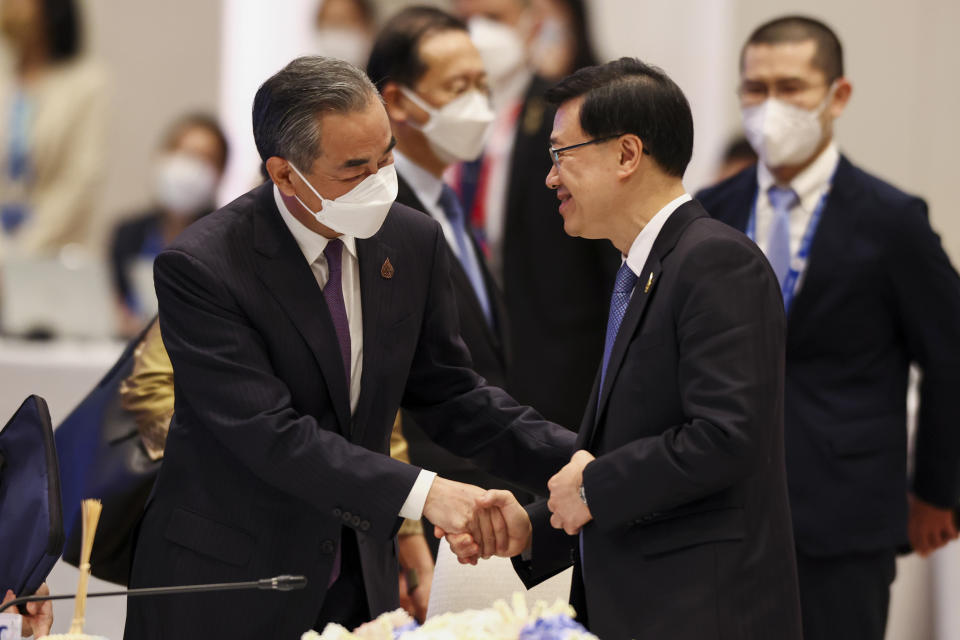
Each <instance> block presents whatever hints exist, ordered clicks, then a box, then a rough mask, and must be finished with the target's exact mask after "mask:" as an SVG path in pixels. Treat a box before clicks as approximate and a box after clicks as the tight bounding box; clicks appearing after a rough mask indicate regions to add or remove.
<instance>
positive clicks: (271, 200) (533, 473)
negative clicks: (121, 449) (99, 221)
mask: <svg viewBox="0 0 960 640" xmlns="http://www.w3.org/2000/svg"><path fill="white" fill-rule="evenodd" d="M253 131H254V139H255V140H256V144H257V149H258V150H259V151H260V155H261V157H262V159H263V160H264V162H265V164H266V169H267V171H268V173H269V175H270V181H268V182H266V183H265V184H263V185H261V186H260V187H257V188H255V189H254V190H252V191H250V192H249V193H247V194H245V195H243V196H241V197H240V198H238V199H237V200H235V201H234V202H232V203H230V204H228V205H226V206H225V207H223V208H222V209H220V210H219V211H216V212H214V213H212V214H210V215H209V216H206V217H205V218H203V219H202V220H200V221H198V222H197V223H195V224H194V225H192V226H191V227H190V228H189V229H187V230H186V231H185V232H184V233H183V234H181V235H180V236H179V237H178V238H177V240H176V241H175V242H174V243H173V244H172V245H171V247H170V248H169V249H167V250H165V251H164V252H162V253H161V254H160V256H159V257H158V258H157V261H156V266H155V280H156V288H157V297H158V300H159V304H160V326H161V330H162V334H163V340H164V344H165V346H166V347H167V350H168V352H169V355H170V360H171V362H172V363H173V368H174V387H175V397H176V400H175V407H174V416H173V420H172V422H171V426H170V431H169V435H168V437H167V441H166V449H165V457H164V463H163V467H162V468H161V470H160V474H159V477H158V479H157V483H156V486H155V488H154V491H153V494H152V495H151V497H150V500H149V502H148V504H147V507H146V512H145V515H144V520H143V523H142V525H141V527H140V530H139V531H140V533H139V536H138V538H137V546H136V552H135V558H134V561H133V569H132V574H131V579H130V584H131V586H136V587H147V586H161V585H171V584H198V583H211V582H214V583H219V582H230V581H241V580H243V581H245V580H251V579H257V578H266V577H272V576H275V575H280V574H302V575H304V576H305V577H306V578H307V586H306V588H305V589H303V590H300V591H293V592H289V593H278V594H269V593H267V594H264V593H262V592H229V593H226V594H204V595H203V596H202V597H189V598H187V597H184V598H178V597H176V596H174V597H167V598H152V599H148V598H139V599H131V600H130V601H129V602H128V604H127V627H126V630H125V637H127V638H137V639H143V638H157V639H160V638H162V639H167V638H181V639H183V638H197V639H198V640H200V639H205V638H249V637H264V638H298V637H300V635H301V634H302V633H303V632H304V631H307V630H309V629H310V628H317V629H322V628H323V627H324V626H325V625H326V623H328V622H338V623H340V624H342V625H344V626H347V627H350V628H353V627H355V626H357V625H359V624H361V623H363V622H365V621H367V620H369V619H370V618H372V617H375V616H377V615H379V614H380V613H383V612H385V611H390V610H393V609H395V608H396V607H397V603H398V598H397V584H398V575H397V558H396V553H395V547H394V536H395V534H396V531H397V529H398V527H399V525H400V518H401V517H403V518H411V519H419V518H420V516H421V514H423V515H425V516H426V517H427V518H429V519H430V521H431V522H433V523H434V524H436V525H438V526H440V527H442V528H443V529H444V530H445V531H448V532H465V531H466V532H469V533H470V536H471V537H472V538H473V539H474V540H475V541H477V542H479V543H480V544H481V545H483V547H484V548H486V546H487V545H488V544H489V543H491V539H492V538H493V535H494V534H493V533H492V532H493V530H494V527H495V526H496V524H497V522H498V520H497V519H496V516H495V515H494V514H491V513H486V514H484V515H479V514H478V512H477V507H476V502H477V501H476V499H477V497H478V496H479V495H482V494H483V491H482V490H480V489H479V488H477V487H472V486H470V485H465V484H462V483H458V482H454V481H451V480H447V479H444V478H441V477H437V476H435V474H433V473H431V472H429V471H427V470H424V469H420V468H417V467H414V466H411V465H408V464H404V463H401V462H399V461H396V460H393V459H391V458H390V457H389V456H388V455H387V447H388V443H389V440H390V432H391V425H392V424H393V420H394V416H395V415H396V413H397V410H398V408H399V406H400V405H402V406H403V407H404V408H405V409H407V410H408V411H410V413H411V414H413V416H414V417H415V418H416V419H417V421H418V422H419V423H420V424H421V426H422V427H423V428H424V430H425V431H426V432H427V433H428V434H429V435H430V437H431V438H433V439H434V440H435V441H436V442H437V443H438V444H440V445H441V446H444V447H447V448H449V449H451V450H452V451H453V452H454V453H456V454H458V455H461V456H464V457H467V458H471V459H476V460H477V461H478V462H479V463H480V464H482V465H484V466H485V467H486V468H488V469H490V470H491V471H493V472H496V473H498V474H502V475H503V476H505V477H507V478H510V479H511V480H513V481H514V482H517V483H519V484H521V485H522V486H524V487H526V488H528V489H529V490H531V491H534V492H538V491H539V492H541V493H545V483H546V481H547V479H548V478H549V476H550V474H551V473H554V472H555V471H556V469H558V468H559V467H561V466H562V465H563V463H564V462H565V461H566V459H567V458H569V455H570V451H571V450H572V445H573V439H574V437H573V434H572V433H570V432H569V431H567V430H566V429H563V428H561V427H559V426H558V425H551V424H549V423H546V422H544V421H543V419H542V418H540V416H539V415H537V414H536V413H535V412H534V411H532V410H531V409H529V408H526V407H520V406H518V405H517V404H516V403H515V402H514V401H513V400H512V399H510V398H509V396H507V395H506V394H505V393H504V392H503V391H501V390H500V389H496V388H493V387H488V386H486V385H485V384H484V383H483V381H482V380H481V379H480V378H479V376H477V375H476V374H475V373H474V372H473V371H472V370H471V369H470V357H469V354H468V353H467V351H466V349H465V348H464V346H463V342H462V341H461V339H460V337H459V335H458V331H457V315H456V314H457V311H456V305H455V302H454V300H453V298H452V295H451V292H450V286H449V264H448V256H449V251H448V250H447V247H446V243H445V240H444V239H443V234H442V232H441V230H440V227H439V225H438V224H437V223H436V222H434V221H433V220H431V219H429V218H428V217H426V216H424V215H423V214H422V213H419V212H417V211H413V210H411V209H409V208H408V207H405V206H403V205H399V204H395V203H394V198H395V196H396V174H395V171H394V167H393V156H392V149H393V145H394V138H393V134H392V132H391V129H390V121H389V119H388V118H387V114H386V111H385V110H384V107H383V104H382V102H381V100H380V97H379V95H378V93H377V91H376V88H375V87H374V86H373V84H372V83H371V82H370V81H369V79H367V77H366V76H365V75H364V74H363V72H362V71H360V70H359V69H357V68H355V67H353V66H351V65H350V64H348V63H346V62H342V61H338V60H333V59H330V58H320V57H308V58H298V59H297V60H294V61H293V62H291V63H290V64H289V65H287V66H286V67H285V68H284V69H282V70H281V71H279V72H278V73H276V74H275V75H273V76H272V77H271V78H269V79H268V80H267V81H266V82H265V83H264V84H263V85H262V86H261V87H260V89H259V90H258V91H257V95H256V97H255V98H254V104H253ZM488 534H489V535H488ZM493 542H499V541H497V540H495V539H493Z"/></svg>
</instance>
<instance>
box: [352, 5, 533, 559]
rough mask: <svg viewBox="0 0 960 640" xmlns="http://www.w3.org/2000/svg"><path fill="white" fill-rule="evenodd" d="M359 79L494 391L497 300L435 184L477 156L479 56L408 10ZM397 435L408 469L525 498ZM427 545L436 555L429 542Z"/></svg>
mask: <svg viewBox="0 0 960 640" xmlns="http://www.w3.org/2000/svg"><path fill="white" fill-rule="evenodd" d="M367 74H368V75H369V76H370V78H371V79H372V80H373V81H374V83H375V84H376V85H377V88H379V89H380V93H381V95H383V98H384V101H385V103H386V108H387V115H388V116H389V117H390V124H391V126H392V127H393V133H394V136H396V139H397V146H396V148H395V149H394V159H395V164H396V167H397V174H398V183H399V185H398V192H397V202H399V203H401V204H405V205H407V206H409V207H412V208H414V209H417V210H419V211H423V212H425V213H427V214H428V215H429V216H430V217H432V218H433V219H434V220H436V221H437V222H439V223H440V227H441V229H442V230H443V236H444V239H445V240H446V244H447V247H448V248H449V249H450V252H451V257H450V262H451V267H450V275H451V280H452V284H453V292H454V298H455V299H456V302H457V311H458V315H459V319H460V336H461V337H462V338H463V341H464V342H465V343H466V345H467V348H468V349H469V350H470V354H471V357H472V359H473V366H474V370H475V371H476V372H477V373H479V374H480V375H481V376H482V377H483V378H484V379H485V380H486V381H487V382H488V383H490V384H492V385H495V386H498V387H503V386H504V385H506V382H507V355H508V354H507V331H506V315H505V310H504V307H503V301H502V298H501V295H500V292H499V290H498V288H497V286H496V284H494V281H493V278H492V277H491V275H490V272H489V270H488V269H487V265H486V261H485V260H484V257H483V251H482V250H481V249H480V247H479V245H478V244H477V242H476V240H475V238H474V234H473V233H472V230H471V228H470V226H469V221H468V220H467V219H466V217H465V213H464V210H463V207H462V206H461V205H460V202H459V200H458V199H457V196H456V194H455V193H454V191H453V189H452V188H451V187H450V186H448V185H447V184H446V183H444V182H443V179H442V176H443V172H444V170H446V168H447V167H449V166H450V165H451V164H452V163H455V162H462V161H469V160H474V159H476V158H477V157H479V156H480V153H481V152H482V150H483V143H484V142H485V140H486V133H487V131H488V130H489V126H490V123H491V122H492V121H493V111H492V109H491V107H490V98H489V94H488V90H487V79H486V78H487V74H486V71H485V70H484V67H483V61H482V60H481V58H480V54H479V53H478V52H477V49H476V47H475V46H474V45H473V42H471V40H470V36H469V33H468V32H467V26H466V25H465V24H464V23H463V22H461V21H460V20H458V19H457V18H455V17H453V16H451V15H449V14H447V13H444V12H443V11H440V10H439V9H435V8H432V7H411V8H408V9H405V10H403V11H401V12H400V13H398V14H397V15H395V16H394V17H393V18H391V19H390V21H389V22H387V24H386V25H384V27H383V29H382V30H381V31H380V33H379V35H378V36H377V39H376V41H375V43H374V46H373V51H372V53H371V56H370V61H369V63H368V65H367ZM506 388H507V389H508V390H509V387H506ZM403 432H404V435H405V436H406V438H407V441H408V443H409V445H410V459H411V461H412V462H413V463H414V464H417V465H421V466H423V467H426V468H428V469H430V470H432V471H435V472H437V473H439V474H440V475H441V476H443V477H445V478H451V479H454V480H458V481H460V482H467V483H470V484H474V485H479V486H482V487H485V488H509V489H513V490H514V491H515V492H519V493H520V499H521V501H522V502H525V501H526V500H525V495H524V493H523V491H522V490H518V489H517V488H516V487H513V486H511V485H508V484H506V483H504V481H502V480H500V479H498V478H495V477H493V476H492V475H490V474H488V473H486V472H483V471H481V470H480V469H479V468H478V467H477V466H476V465H474V464H473V463H471V462H470V461H469V460H465V459H463V458H459V457H457V456H454V455H453V454H451V453H449V452H447V451H446V450H444V449H442V448H440V447H438V446H437V445H436V444H434V443H433V442H432V441H431V440H430V439H429V438H428V436H427V435H426V434H425V433H424V431H423V429H421V428H420V426H419V425H417V424H416V422H414V420H413V419H412V416H410V415H404V417H403ZM428 540H429V542H430V543H431V549H432V550H433V552H434V555H436V549H437V540H436V538H434V537H433V536H430V537H429V538H428Z"/></svg>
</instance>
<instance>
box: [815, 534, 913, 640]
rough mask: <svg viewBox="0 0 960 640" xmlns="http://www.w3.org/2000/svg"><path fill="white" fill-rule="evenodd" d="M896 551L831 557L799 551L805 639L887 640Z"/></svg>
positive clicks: (895, 570)
mask: <svg viewBox="0 0 960 640" xmlns="http://www.w3.org/2000/svg"><path fill="white" fill-rule="evenodd" d="M896 572H897V567H896V553H895V551H894V550H893V549H890V550H889V551H879V552H874V553H861V554H850V555H844V556H833V557H825V558H820V557H811V556H807V555H804V554H803V553H802V552H800V551H798V552H797V575H798V578H799V580H800V607H801V614H802V616H803V637H804V640H883V635H884V631H885V630H886V627H887V610H888V608H889V605H890V585H891V584H892V583H893V578H894V576H895V575H896Z"/></svg>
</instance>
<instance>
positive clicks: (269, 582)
mask: <svg viewBox="0 0 960 640" xmlns="http://www.w3.org/2000/svg"><path fill="white" fill-rule="evenodd" d="M306 586H307V578H306V576H287V575H283V576H276V577H274V578H263V579H262V580H250V581H249V582H220V583H216V584H191V585H183V586H179V587H146V588H142V589H121V590H119V591H100V592H99V593H88V594H87V597H88V598H102V597H104V596H165V595H170V594H174V593H203V592H208V591H243V590H252V589H260V590H262V591H293V590H295V589H303V588H304V587H306ZM76 597H77V595H76V594H75V593H70V594H64V595H57V596H54V595H50V596H24V597H22V598H16V599H14V600H11V601H10V602H8V603H6V604H5V605H2V606H0V613H3V611H4V609H6V608H8V607H14V606H17V605H21V604H26V603H27V602H40V601H43V600H69V599H71V598H76Z"/></svg>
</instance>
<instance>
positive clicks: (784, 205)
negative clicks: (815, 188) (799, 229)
mask: <svg viewBox="0 0 960 640" xmlns="http://www.w3.org/2000/svg"><path fill="white" fill-rule="evenodd" d="M767 195H769V197H770V204H771V205H772V206H773V209H774V211H776V212H777V213H780V212H782V211H786V212H788V213H789V211H790V209H793V208H794V207H795V206H796V205H797V202H799V201H800V199H799V198H798V197H797V192H796V191H794V190H793V189H791V188H790V187H778V186H777V185H773V186H772V187H770V191H768V192H767Z"/></svg>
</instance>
